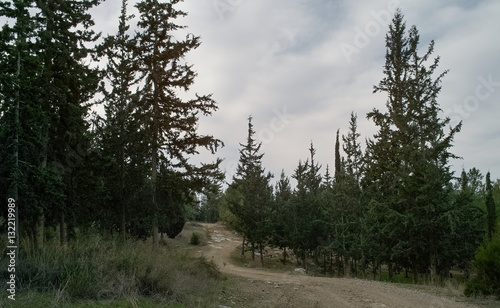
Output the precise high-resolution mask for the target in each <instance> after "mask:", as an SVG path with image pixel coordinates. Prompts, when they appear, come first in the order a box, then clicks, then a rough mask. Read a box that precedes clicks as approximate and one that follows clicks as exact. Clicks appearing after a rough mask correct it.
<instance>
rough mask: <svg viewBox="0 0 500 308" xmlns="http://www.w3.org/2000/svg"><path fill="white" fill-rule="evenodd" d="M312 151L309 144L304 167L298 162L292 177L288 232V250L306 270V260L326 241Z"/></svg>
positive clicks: (316, 166)
mask: <svg viewBox="0 0 500 308" xmlns="http://www.w3.org/2000/svg"><path fill="white" fill-rule="evenodd" d="M315 155H316V149H315V148H314V146H313V144H312V142H311V145H310V147H309V158H308V159H307V160H306V162H305V163H302V161H299V164H298V166H297V168H296V169H295V172H294V174H293V176H292V177H293V178H294V179H295V180H296V181H297V186H296V188H295V190H294V194H293V198H292V212H293V216H294V217H295V219H294V221H293V227H292V231H291V234H290V236H291V248H292V249H293V250H294V251H295V254H296V255H297V256H299V257H300V259H301V260H302V266H303V267H304V268H306V269H307V264H306V258H307V255H308V254H309V253H312V252H315V251H316V249H317V248H318V247H319V246H320V244H321V243H323V242H324V241H325V239H326V232H325V226H326V217H325V216H324V215H323V212H322V208H321V206H320V188H321V182H322V177H321V174H320V173H319V171H320V168H321V166H319V165H318V164H317V163H316V160H315Z"/></svg>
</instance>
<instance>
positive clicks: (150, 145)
mask: <svg viewBox="0 0 500 308" xmlns="http://www.w3.org/2000/svg"><path fill="white" fill-rule="evenodd" d="M179 2H180V0H171V1H167V2H159V1H157V0H142V1H140V2H139V3H137V4H136V7H137V9H138V10H139V22H138V32H137V34H136V37H135V42H136V46H135V48H134V49H135V58H136V61H137V64H138V68H139V77H140V79H139V80H140V82H141V88H140V89H139V90H138V94H139V96H140V97H139V102H138V103H139V106H138V110H139V111H140V112H141V117H140V119H139V121H140V126H141V130H142V132H143V133H144V135H143V140H144V141H145V143H146V146H147V147H146V151H145V152H144V159H145V160H146V161H147V162H148V163H149V165H150V167H149V173H150V174H149V178H150V187H151V196H152V199H151V207H150V210H149V217H150V221H151V225H152V235H153V245H155V246H157V245H158V243H159V234H158V229H159V224H160V223H161V222H160V221H159V212H162V211H165V209H164V208H162V205H161V204H160V203H159V201H158V194H159V190H158V188H159V176H160V175H159V171H160V166H164V167H163V168H165V169H164V170H169V173H168V174H174V173H177V174H178V175H180V176H183V177H185V178H189V180H190V181H193V182H196V183H197V184H203V185H205V184H208V182H207V180H205V179H210V178H213V177H216V178H220V176H221V175H220V173H219V172H218V166H219V164H220V160H217V161H216V162H214V163H211V164H204V165H202V166H201V167H197V166H195V165H193V164H191V163H190V162H189V161H188V157H189V156H192V155H195V154H198V153H199V147H204V148H206V149H208V150H210V151H211V152H212V153H215V151H216V150H217V148H218V147H219V146H222V145H223V144H222V142H221V141H220V140H218V139H215V138H214V137H212V136H210V135H200V134H198V133H197V124H198V119H199V118H198V117H199V114H200V113H201V114H202V115H205V116H208V115H211V114H212V113H213V112H214V111H216V110H217V105H216V102H215V101H214V100H213V99H212V98H211V96H210V95H203V96H200V95H198V94H196V96H195V98H193V99H190V100H187V101H186V100H183V99H181V98H180V97H179V92H180V91H188V90H189V88H190V86H191V85H192V84H193V83H194V78H195V77H196V73H195V71H193V69H192V66H190V65H188V64H187V63H185V62H184V58H185V55H186V54H187V53H188V52H189V51H190V50H193V49H196V48H197V47H198V46H199V45H200V38H199V37H197V36H193V35H187V36H186V38H185V39H183V40H177V39H176V38H175V37H174V33H177V32H176V31H178V30H181V29H184V28H185V27H184V26H180V25H177V24H176V23H175V20H176V19H177V18H180V17H183V16H185V15H186V13H185V12H183V11H180V10H177V9H175V8H174V6H175V5H176V4H178V3H179ZM184 187H189V186H184ZM189 188H190V189H192V187H189Z"/></svg>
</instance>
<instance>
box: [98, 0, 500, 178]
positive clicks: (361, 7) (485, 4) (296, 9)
mask: <svg viewBox="0 0 500 308" xmlns="http://www.w3.org/2000/svg"><path fill="white" fill-rule="evenodd" d="M136 2H137V1H136V0H129V6H130V7H129V12H130V13H134V12H135V8H134V7H133V4H134V3H136ZM120 5H121V1H119V0H107V1H105V2H104V3H102V4H101V5H100V6H99V7H96V8H94V9H93V10H92V14H93V16H94V20H95V22H96V29H97V30H99V31H102V33H103V34H108V33H109V34H114V33H115V32H116V31H117V28H118V15H119V12H120ZM398 7H399V8H401V10H402V13H403V14H404V16H405V21H406V23H407V27H410V26H412V25H415V26H416V27H417V29H418V30H419V33H420V46H419V47H420V48H419V50H420V51H421V53H423V52H425V51H426V50H427V47H428V45H429V43H430V42H431V40H434V41H435V49H434V53H433V57H436V56H440V59H441V60H440V65H439V67H438V69H437V71H438V72H442V71H445V70H449V72H448V73H447V75H446V76H445V77H444V78H443V83H442V90H441V93H440V95H439V97H438V102H439V104H440V106H441V109H442V110H443V112H442V116H443V117H445V116H447V117H450V118H451V124H453V125H455V124H457V123H458V122H459V121H462V123H463V127H462V131H461V132H460V133H458V134H457V135H456V137H455V142H454V146H453V148H452V149H451V152H452V153H454V154H455V155H457V156H460V157H462V159H460V160H452V161H450V164H451V165H452V170H454V171H455V172H456V175H457V176H458V175H459V172H460V171H461V170H462V168H465V169H466V170H468V169H470V168H473V167H476V168H478V169H479V170H480V171H481V172H482V173H483V175H485V174H486V173H487V172H488V171H490V172H491V177H492V179H497V178H500V155H499V154H500V122H499V119H500V61H499V60H500V58H499V57H500V37H499V34H498V30H499V29H500V19H499V17H500V1H497V0H483V1H475V0H440V1H428V0H425V1H416V0H413V1H412V0H394V1H388V0H375V1H359V0H357V1H356V0H354V1H353V0H185V2H183V3H180V4H179V5H178V6H177V8H178V9H182V10H184V11H185V12H187V13H188V16H186V17H184V18H182V19H180V20H178V23H179V24H182V25H185V26H187V31H188V32H190V33H193V34H195V35H197V36H200V37H201V41H202V43H201V45H200V47H198V49H196V50H194V51H191V53H189V54H188V56H187V58H186V60H187V62H188V63H189V64H191V65H193V68H194V70H195V71H196V72H197V73H198V77H197V79H196V80H195V84H194V85H193V86H192V88H191V90H190V93H187V94H186V95H187V96H191V97H192V96H194V93H198V94H210V93H211V94H212V95H213V98H214V99H215V100H216V101H217V103H218V106H219V110H218V111H217V112H215V113H214V114H213V115H212V116H211V117H207V118H202V119H201V120H200V127H199V131H200V132H201V133H205V134H210V135H213V136H214V137H216V138H218V139H221V140H222V141H223V142H224V143H225V147H224V148H222V149H220V150H219V151H218V152H217V154H216V156H213V155H210V154H209V153H208V152H205V151H201V152H200V155H199V156H197V157H195V158H193V159H192V161H193V162H201V161H203V162H209V161H213V160H215V158H216V157H221V158H223V159H224V161H223V163H222V165H221V168H222V169H223V170H225V171H226V180H227V181H228V182H230V181H231V177H232V176H233V174H234V172H235V169H236V165H237V163H238V159H239V149H240V143H244V142H245V141H246V138H247V128H248V127H247V118H248V117H249V116H250V115H251V116H252V117H253V124H254V129H255V131H256V138H257V139H258V141H260V142H262V148H261V149H262V152H264V157H263V166H264V167H265V168H266V171H270V172H271V173H273V174H274V176H275V180H276V179H278V178H279V175H280V172H281V170H282V169H283V170H284V171H285V174H286V175H287V176H291V175H292V174H293V171H294V169H295V168H296V167H297V165H298V162H299V160H302V161H305V160H306V159H307V158H308V157H309V150H308V149H309V147H310V144H311V142H312V143H313V144H314V147H315V148H316V161H317V162H319V163H320V164H321V165H322V168H321V171H320V172H321V173H322V174H324V173H325V168H326V166H327V165H329V167H330V170H332V169H333V165H334V145H335V133H336V131H337V129H339V130H340V134H341V135H342V134H347V130H348V123H349V116H350V113H351V112H354V113H356V114H357V115H358V130H359V132H360V133H361V138H360V141H361V144H362V147H363V148H364V146H365V139H369V138H372V136H373V134H374V133H375V132H376V130H377V129H376V127H375V126H374V125H373V123H372V122H371V121H369V120H367V119H366V114H367V113H368V112H369V111H371V110H372V109H373V108H378V109H380V110H385V103H386V99H387V96H386V94H385V93H375V94H374V93H373V87H374V85H377V84H378V83H379V81H380V80H381V79H382V78H383V65H384V62H385V51H386V50H385V34H386V32H387V30H388V25H389V24H390V22H391V19H392V17H393V15H394V12H395V9H396V8H398ZM132 28H134V25H132Z"/></svg>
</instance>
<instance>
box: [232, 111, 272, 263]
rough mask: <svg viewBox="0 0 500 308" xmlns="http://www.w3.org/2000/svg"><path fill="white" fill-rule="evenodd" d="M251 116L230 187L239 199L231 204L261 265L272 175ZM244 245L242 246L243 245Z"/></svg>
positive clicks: (266, 231) (268, 218) (266, 239)
mask: <svg viewBox="0 0 500 308" xmlns="http://www.w3.org/2000/svg"><path fill="white" fill-rule="evenodd" d="M254 135H255V131H254V129H253V124H252V117H251V116H250V117H249V118H248V135H247V142H246V143H245V144H241V143H240V146H241V149H240V159H239V163H238V167H237V169H236V175H235V176H234V177H233V182H232V183H231V186H232V187H234V188H235V189H236V190H238V192H239V193H240V194H241V202H239V201H237V202H234V203H231V207H230V208H231V211H232V212H233V214H234V215H235V216H236V217H237V218H238V223H239V225H240V230H241V232H242V233H243V235H244V237H245V239H247V240H248V242H249V243H250V244H251V245H252V259H255V253H254V252H255V248H258V249H259V252H260V261H261V264H262V265H263V264H264V256H263V248H264V245H265V244H266V242H267V241H268V237H269V236H268V234H269V226H270V217H271V206H272V204H271V202H272V186H271V184H270V180H271V178H272V175H271V174H270V173H267V174H266V173H265V169H264V167H263V166H262V157H263V156H264V153H260V147H261V145H262V143H257V141H256V139H255V137H254ZM243 246H244V245H243Z"/></svg>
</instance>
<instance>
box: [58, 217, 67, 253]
mask: <svg viewBox="0 0 500 308" xmlns="http://www.w3.org/2000/svg"><path fill="white" fill-rule="evenodd" d="M59 241H60V243H61V246H64V245H66V242H67V241H66V219H65V217H64V212H61V216H60V217H59Z"/></svg>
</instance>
